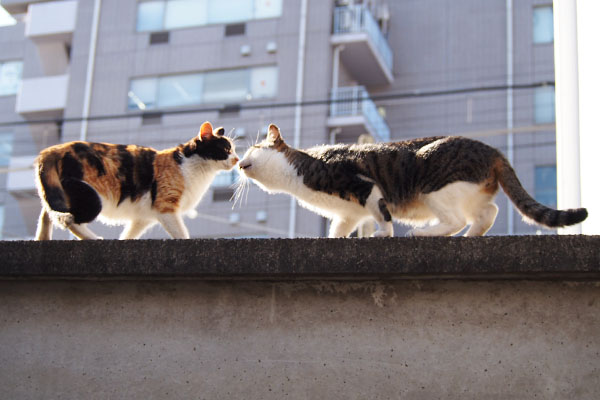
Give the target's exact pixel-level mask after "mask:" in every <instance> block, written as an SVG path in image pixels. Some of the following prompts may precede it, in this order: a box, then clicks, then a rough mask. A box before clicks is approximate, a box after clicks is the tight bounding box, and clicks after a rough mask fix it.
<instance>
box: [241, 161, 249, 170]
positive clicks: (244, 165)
mask: <svg viewBox="0 0 600 400" xmlns="http://www.w3.org/2000/svg"><path fill="white" fill-rule="evenodd" d="M249 166H250V161H249V160H242V161H240V169H246V168H248V167H249Z"/></svg>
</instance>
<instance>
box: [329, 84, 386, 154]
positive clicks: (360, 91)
mask: <svg viewBox="0 0 600 400" xmlns="http://www.w3.org/2000/svg"><path fill="white" fill-rule="evenodd" d="M329 112H330V117H332V118H339V117H363V118H364V121H365V122H364V123H365V125H366V128H367V130H368V131H369V133H371V134H372V135H373V136H374V137H375V138H376V139H377V140H379V141H384V142H387V141H389V140H390V128H389V127H388V125H387V123H386V122H385V120H384V119H383V117H382V116H381V115H380V114H379V112H378V111H377V106H375V103H373V101H372V100H371V98H370V97H369V93H368V92H367V90H366V89H365V88H364V87H363V86H350V87H340V88H335V89H333V91H332V93H331V106H330V111H329Z"/></svg>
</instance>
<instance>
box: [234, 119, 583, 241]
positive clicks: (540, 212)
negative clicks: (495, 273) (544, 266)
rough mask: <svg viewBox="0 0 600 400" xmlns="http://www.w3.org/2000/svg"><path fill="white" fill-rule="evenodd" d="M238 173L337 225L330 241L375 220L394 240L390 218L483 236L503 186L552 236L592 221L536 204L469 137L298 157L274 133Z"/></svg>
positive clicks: (502, 164)
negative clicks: (560, 229)
mask: <svg viewBox="0 0 600 400" xmlns="http://www.w3.org/2000/svg"><path fill="white" fill-rule="evenodd" d="M239 167H240V170H241V172H242V174H243V175H245V176H246V177H248V178H251V179H253V180H254V181H255V182H256V183H257V184H258V185H259V186H260V187H261V188H263V189H264V190H265V191H267V192H271V193H282V192H283V193H288V194H291V195H293V196H295V197H297V198H298V200H299V202H300V204H301V205H303V206H304V207H306V208H308V209H310V210H313V211H315V212H317V213H319V214H321V215H323V216H324V217H327V218H329V219H331V221H332V222H331V229H330V231H329V237H345V236H349V235H350V234H351V233H352V232H353V231H354V229H355V228H356V227H357V226H358V225H359V224H360V223H361V222H363V221H364V220H366V219H369V218H374V219H375V220H376V221H377V223H378V225H379V229H378V230H377V231H376V232H375V234H374V236H392V235H393V225H392V218H394V219H396V220H398V221H400V222H403V223H406V224H410V225H412V226H413V227H414V229H412V230H411V231H410V232H409V235H414V236H437V235H454V234H456V233H458V232H460V231H462V230H463V228H464V227H465V226H467V225H470V227H469V229H468V230H467V232H466V236H479V235H484V234H485V233H486V232H487V231H488V230H489V229H490V228H491V227H492V225H493V223H494V220H495V219H496V214H497V213H498V207H497V206H496V205H495V204H494V197H495V195H496V193H497V191H498V184H500V186H502V188H503V189H504V192H505V193H506V194H507V195H508V197H509V198H510V199H511V201H512V202H513V203H514V204H515V206H516V208H517V209H518V210H519V212H520V213H521V214H522V215H523V217H524V219H525V220H526V221H528V222H532V223H538V224H540V225H544V226H546V227H550V228H554V227H561V226H566V225H573V224H576V223H578V222H581V221H583V220H584V219H585V218H586V217H587V211H586V209H584V208H579V209H572V210H565V211H557V210H553V209H551V208H548V207H546V206H544V205H542V204H540V203H538V202H537V201H535V200H534V199H533V198H532V197H531V196H530V195H529V194H527V192H526V191H525V189H524V188H523V186H521V183H520V182H519V179H518V178H517V176H516V175H515V172H514V170H513V169H512V167H511V166H510V165H509V163H508V161H507V160H506V158H504V156H503V155H502V154H501V153H500V152H499V151H498V150H496V149H494V148H493V147H490V146H488V145H486V144H484V143H481V142H479V141H476V140H472V139H467V138H463V137H456V136H447V137H444V136H439V137H430V138H423V139H414V140H408V141H403V142H397V143H387V144H386V143H376V144H354V145H329V146H316V147H312V148H309V149H306V150H298V149H294V148H292V147H289V146H288V145H287V144H286V143H285V142H284V141H283V138H282V137H281V133H280V131H279V128H278V127H277V126H275V125H270V126H269V131H268V135H267V138H266V139H265V140H264V141H262V142H261V143H259V144H257V145H254V146H252V147H251V148H250V149H248V151H247V152H246V154H245V156H244V158H243V159H242V160H241V161H240V163H239ZM436 222H437V223H436Z"/></svg>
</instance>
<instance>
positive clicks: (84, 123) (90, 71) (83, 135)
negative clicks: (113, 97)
mask: <svg viewBox="0 0 600 400" xmlns="http://www.w3.org/2000/svg"><path fill="white" fill-rule="evenodd" d="M101 5H102V0H94V13H93V15H92V28H91V34H90V46H89V49H90V50H89V53H88V63H87V72H86V76H85V92H84V98H83V112H82V114H81V119H82V120H81V130H80V131H79V140H87V128H88V117H89V116H90V105H91V102H92V82H93V80H94V64H95V61H96V44H97V42H98V26H99V22H100V7H101Z"/></svg>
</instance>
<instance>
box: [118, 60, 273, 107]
mask: <svg viewBox="0 0 600 400" xmlns="http://www.w3.org/2000/svg"><path fill="white" fill-rule="evenodd" d="M277 79H278V70H277V67H275V66H270V67H257V68H243V69H231V70H224V71H211V72H205V73H197V74H185V75H183V74H182V75H170V76H160V77H151V78H139V79H133V80H131V83H130V86H129V92H128V93H127V96H128V98H129V99H128V108H129V109H130V110H148V109H154V108H164V107H179V106H189V105H195V104H203V103H220V104H223V103H224V104H227V103H238V102H242V101H247V100H252V99H261V98H271V97H275V96H276V94H277Z"/></svg>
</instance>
